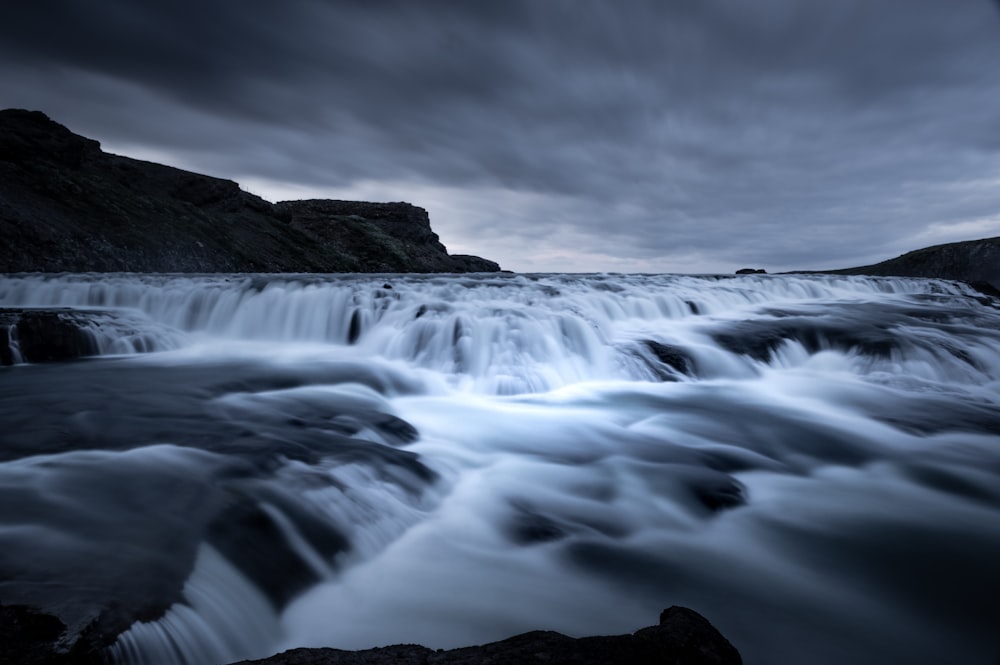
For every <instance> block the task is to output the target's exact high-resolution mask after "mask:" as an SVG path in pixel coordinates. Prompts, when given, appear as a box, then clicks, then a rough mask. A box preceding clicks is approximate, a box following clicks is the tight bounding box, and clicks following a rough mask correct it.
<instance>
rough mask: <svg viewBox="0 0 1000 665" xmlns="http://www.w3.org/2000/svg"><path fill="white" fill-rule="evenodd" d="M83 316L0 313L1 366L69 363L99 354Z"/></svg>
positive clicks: (54, 312)
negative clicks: (63, 361)
mask: <svg viewBox="0 0 1000 665" xmlns="http://www.w3.org/2000/svg"><path fill="white" fill-rule="evenodd" d="M89 326H90V323H89V321H88V320H87V316H86V314H83V313H77V312H74V311H72V310H68V309H67V310H30V309H0V365H13V364H15V363H22V362H29V363H36V362H48V361H55V360H72V359H74V358H81V357H83V356H89V355H94V354H96V353H97V352H98V345H97V340H95V339H94V336H93V335H92V334H91V332H90V330H89Z"/></svg>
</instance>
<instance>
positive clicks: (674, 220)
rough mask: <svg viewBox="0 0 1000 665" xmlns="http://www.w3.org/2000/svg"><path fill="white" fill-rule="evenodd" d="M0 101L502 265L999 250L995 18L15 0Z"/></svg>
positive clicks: (724, 262)
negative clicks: (340, 202)
mask: <svg viewBox="0 0 1000 665" xmlns="http://www.w3.org/2000/svg"><path fill="white" fill-rule="evenodd" d="M0 107H4V108H6V107H19V108H31V109H38V110H41V111H44V112H45V113H47V114H48V115H49V116H50V117H52V118H53V119H54V120H57V121H58V122H61V123H62V124H64V125H66V126H68V127H69V128H70V129H71V130H73V131H75V132H77V133H79V134H83V135H85V136H89V137H91V138H95V139H98V140H99V141H101V143H102V144H103V146H104V148H105V150H108V151H111V152H116V153H119V154H125V155H129V156H133V157H138V158H142V159H150V160H153V161H159V162H163V163H168V164H171V165H174V166H179V167H181V168H187V169H191V170H194V171H199V172H203V173H209V174H212V175H216V176H221V177H226V178H231V179H233V180H236V181H237V182H239V183H240V184H241V185H242V186H243V188H244V189H247V190H248V191H251V192H253V193H255V194H259V195H261V196H263V197H264V198H266V199H268V200H272V201H276V200H283V199H289V198H347V199H365V200H381V201H400V200H403V201H409V202H411V203H413V204H415V205H419V206H422V207H424V208H427V209H428V211H429V212H430V215H431V224H432V226H433V227H434V230H435V231H437V233H438V234H439V235H440V236H441V239H442V241H443V242H444V243H445V244H446V245H447V246H448V249H449V251H451V252H452V253H471V254H479V255H481V256H485V257H488V258H491V259H494V260H496V261H499V262H500V263H501V265H502V266H503V267H504V268H508V269H511V270H516V271H584V272H589V271H620V272H732V271H733V270H735V269H737V268H740V267H763V268H766V269H768V270H769V271H779V270H790V269H808V268H815V269H822V268H834V267H847V266H853V265H861V264H865V263H869V262H874V261H877V260H881V259H885V258H890V257H892V256H896V255H898V254H900V253H902V252H904V251H908V250H910V249H916V248H918V247H922V246H926V245H931V244H937V243H941V242H951V241H956V240H966V239H971V238H979V237H988V236H998V235H1000V8H998V5H997V3H996V2H993V1H992V0H822V1H821V0H812V1H811V0H753V1H749V0H650V1H642V0H604V1H601V2H597V1H588V0H521V1H514V0H502V1H500V0H498V1H496V2H494V1H493V0H482V1H476V0H450V1H448V0H408V1H403V0H400V1H398V2H390V1H379V0H358V1H356V2H349V1H344V0H290V1H287V2H277V1H273V0H230V1H221V0H199V1H197V2H195V1H194V0H100V1H96V2H95V1H93V0H78V1H72V0H56V1H49V0H32V1H31V2H26V1H25V2H7V3H5V5H4V7H3V9H2V10H0Z"/></svg>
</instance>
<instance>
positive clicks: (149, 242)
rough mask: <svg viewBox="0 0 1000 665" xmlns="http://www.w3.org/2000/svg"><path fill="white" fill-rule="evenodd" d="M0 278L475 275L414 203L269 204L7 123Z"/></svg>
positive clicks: (65, 135) (216, 182) (23, 120)
mask: <svg viewBox="0 0 1000 665" xmlns="http://www.w3.org/2000/svg"><path fill="white" fill-rule="evenodd" d="M0 239H2V241H0V272H35V271H40V272H88V271H96V272H111V271H133V272H470V271H476V272H480V271H497V270H499V266H498V265H497V264H496V263H493V262H492V261H487V260H485V259H480V258H478V257H467V256H450V255H449V254H448V253H447V251H446V249H445V247H444V245H442V244H441V242H440V240H439V239H438V236H437V235H436V234H435V233H434V232H433V231H432V230H431V228H430V222H429V220H428V217H427V212H426V211H425V210H423V209H421V208H418V207H416V206H412V205H410V204H407V203H364V202H354V201H290V202H285V203H279V204H272V203H269V202H268V201H265V200H264V199H262V198H260V197H258V196H254V195H253V194H249V193H247V192H244V191H243V190H241V189H240V187H239V185H237V184H236V183H235V182H232V181H230V180H223V179H220V178H213V177H210V176H205V175H200V174H197V173H191V172H189V171H183V170H180V169H175V168H171V167H168V166H163V165H160V164H153V163H151V162H144V161H140V160H136V159H130V158H128V157H120V156H117V155H111V154H107V153H105V152H103V151H102V150H101V148H100V144H99V143H98V142H97V141H93V140H91V139H88V138H84V137H82V136H78V135H76V134H74V133H72V132H71V131H69V130H68V129H67V128H65V127H63V126H62V125H60V124H58V123H56V122H53V121H52V120H50V119H49V118H48V117H46V116H45V115H44V114H42V113H40V112H37V111H23V110H17V109H8V110H4V111H0Z"/></svg>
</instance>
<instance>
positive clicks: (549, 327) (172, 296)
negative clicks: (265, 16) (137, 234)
mask: <svg viewBox="0 0 1000 665" xmlns="http://www.w3.org/2000/svg"><path fill="white" fill-rule="evenodd" d="M0 307H11V308H23V307H33V308H55V307H68V308H72V309H73V311H77V312H80V313H81V316H88V313H89V315H91V318H90V323H89V324H88V325H90V326H91V329H92V330H93V334H94V336H95V339H98V340H99V344H98V347H99V350H100V351H101V353H102V356H101V357H98V358H93V359H88V360H85V361H80V362H71V363H59V364H41V365H18V366H14V367H10V368H6V369H4V370H3V371H2V372H0V419H2V420H0V423H2V424H3V430H4V431H3V432H2V433H0V460H2V463H0V493H2V495H3V497H4V501H3V503H2V504H0V505H2V508H0V552H3V553H2V554H0V571H3V575H4V578H3V579H2V580H0V602H3V603H15V602H17V603H24V604H29V605H33V606H36V607H40V608H43V609H46V610H47V611H50V612H52V613H55V614H57V615H59V616H60V618H62V619H63V620H64V622H66V623H67V624H68V625H69V626H70V628H71V629H74V628H75V629H76V630H83V628H84V627H86V626H88V625H91V624H92V623H93V622H94V621H95V619H100V621H101V625H102V626H105V627H106V628H107V629H108V630H111V629H115V630H114V631H113V632H115V633H117V632H120V633H121V636H120V637H119V638H118V640H117V641H116V642H115V643H114V644H113V645H111V646H109V647H108V649H107V651H106V655H107V657H108V658H110V659H111V660H112V661H113V662H115V663H146V662H164V663H179V664H190V663H198V664H202V663H225V662H229V661H234V660H238V659H240V658H247V657H259V656H264V655H268V654H269V653H272V652H274V651H277V650H280V649H283V648H290V647H293V646H319V645H328V646H336V647H339V648H361V647H368V646H374V645H381V644H388V643H397V642H421V643H424V644H427V645H428V646H432V647H450V646H458V645H462V644H471V643H477V642H483V641H488V640H493V639H500V638H503V637H507V636H509V635H512V634H514V633H517V632H522V631H525V630H531V629H537V628H542V629H552V630H559V631H562V632H565V633H568V634H574V635H581V634H587V633H604V634H607V633H615V632H629V631H632V630H634V629H636V628H638V627H639V626H642V625H646V624H648V623H650V622H651V621H652V620H653V619H654V618H655V616H656V614H657V613H658V612H659V610H660V609H662V608H663V607H665V606H667V605H671V604H680V605H688V606H690V607H693V608H694V609H696V610H698V611H700V612H702V613H703V614H705V615H706V616H708V617H709V618H710V619H711V620H712V621H713V623H715V624H716V625H717V626H718V627H719V628H720V629H721V630H722V632H723V633H724V634H726V635H727V637H729V638H730V640H731V641H732V642H733V643H734V644H736V646H737V647H738V648H739V649H740V650H741V652H742V653H743V655H744V660H745V661H746V662H747V663H750V664H751V665H752V664H754V663H796V662H810V663H820V664H822V663H835V662H836V663H839V662H845V661H847V662H853V663H884V662H907V663H923V662H927V663H932V662H943V661H945V660H948V661H952V662H991V659H995V658H996V657H997V656H1000V640H998V639H997V638H996V634H995V628H996V626H997V625H1000V604H998V601H997V600H996V598H997V597H998V594H997V591H998V590H1000V570H998V567H997V566H996V565H995V561H994V559H995V552H997V551H1000V489H998V488H1000V309H997V306H996V304H995V303H991V302H989V301H988V300H986V299H983V298H982V297H981V296H979V295H978V294H976V293H974V292H973V291H971V290H970V289H968V287H965V286H962V285H959V284H955V283H950V282H943V281H937V280H917V279H888V278H863V277H833V276H763V275H751V276H741V277H694V276H671V275H535V276H531V275H473V276H415V275H381V276H357V275H341V276H315V275H273V276H268V275H253V276H249V275H222V276H178V275H61V276H40V275H15V276H8V277H5V278H2V279H0ZM136 340H141V343H139V342H137V341H136ZM140 352H145V353H140ZM109 608H113V609H109ZM133 622H134V623H133ZM130 624H131V626H130Z"/></svg>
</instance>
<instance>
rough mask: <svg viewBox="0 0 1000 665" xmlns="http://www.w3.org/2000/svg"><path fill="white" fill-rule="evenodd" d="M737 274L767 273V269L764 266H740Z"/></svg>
mask: <svg viewBox="0 0 1000 665" xmlns="http://www.w3.org/2000/svg"><path fill="white" fill-rule="evenodd" d="M736 274H737V275H766V274H767V271H766V270H764V269H763V268H740V269H739V270H737V271H736Z"/></svg>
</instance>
